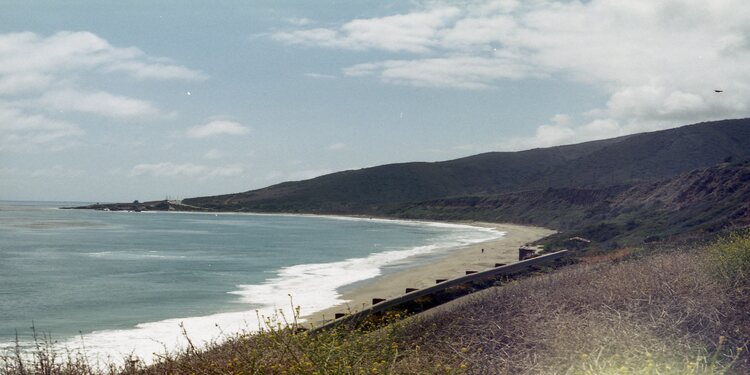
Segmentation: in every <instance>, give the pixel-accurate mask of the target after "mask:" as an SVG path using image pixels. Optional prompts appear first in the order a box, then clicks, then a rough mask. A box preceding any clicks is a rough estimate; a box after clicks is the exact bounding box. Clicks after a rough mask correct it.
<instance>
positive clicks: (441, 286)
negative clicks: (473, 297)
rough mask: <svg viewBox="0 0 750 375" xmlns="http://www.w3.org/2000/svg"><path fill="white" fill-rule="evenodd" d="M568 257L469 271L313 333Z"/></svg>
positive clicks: (380, 301) (556, 255)
mask: <svg viewBox="0 0 750 375" xmlns="http://www.w3.org/2000/svg"><path fill="white" fill-rule="evenodd" d="M568 255H569V253H568V250H560V251H557V252H554V253H549V254H544V255H540V256H537V257H534V258H529V259H525V260H522V261H519V262H516V263H511V264H508V265H499V266H497V267H495V268H491V269H488V270H485V271H481V272H474V271H467V275H465V276H461V277H457V278H455V279H450V280H443V279H439V280H435V281H436V283H437V284H436V285H433V286H431V287H427V288H424V289H416V290H414V289H413V288H410V289H412V291H409V292H407V293H406V294H404V295H401V296H398V297H395V298H392V299H387V300H384V299H382V298H373V305H372V306H371V307H368V308H365V309H363V310H360V311H357V312H355V313H353V314H348V315H343V314H336V317H337V319H335V320H333V321H330V322H328V323H325V324H323V325H320V326H318V327H315V328H313V330H312V331H313V332H315V331H321V330H326V329H329V328H332V327H334V326H337V325H340V324H350V323H351V324H356V323H358V322H360V321H363V320H364V319H366V318H367V317H368V316H370V315H373V314H377V313H380V312H383V311H385V310H388V309H391V308H394V307H397V306H399V305H402V304H405V303H408V302H412V301H414V300H415V299H417V298H419V297H425V296H429V295H433V294H436V293H438V292H441V291H444V290H446V289H448V288H451V287H455V286H459V285H464V284H469V283H472V282H477V281H481V280H485V279H489V278H494V277H497V276H506V275H513V274H517V273H520V272H522V271H525V270H526V269H527V268H531V267H534V266H540V265H543V264H547V263H550V262H556V261H559V260H561V259H562V258H564V257H566V256H568ZM342 315H343V316H342Z"/></svg>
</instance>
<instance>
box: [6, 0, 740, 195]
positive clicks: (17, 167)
mask: <svg viewBox="0 0 750 375" xmlns="http://www.w3.org/2000/svg"><path fill="white" fill-rule="evenodd" d="M63 3H64V4H65V5H62V4H63ZM109 3H110V4H104V2H101V1H70V2H59V1H52V0H49V1H27V0H24V1H20V0H19V1H10V0H6V1H4V2H3V10H2V11H1V12H0V199H11V200H75V201H130V200H133V199H140V200H148V199H162V198H164V197H165V196H170V197H190V196H198V195H209V194H220V193H230V192H237V191H245V190H249V189H253V188H259V187H264V186H267V185H270V184H274V183H278V182H281V181H286V180H299V179H305V178H310V177H314V176H317V175H321V174H325V173H329V172H333V171H339V170H344V169H355V168H362V167H368V166H373V165H378V164H384V163H393V162H403V161H437V160H447V159H452V158H456V157H461V156H467V155H472V154H476V153H480V152H486V151H501V150H520V149H527V148H533V147H546V146H552V145H559V144H569V143H576V142H580V141H586V140H593V139H601V138H608V137H614V136H619V135H624V134H630V133H634V132H642V131H649V130H657V129H665V128H669V127H674V126H678V125H683V124H689V123H695V122H699V121H704V120H715V119H723V118H737V117H745V116H747V115H748V109H749V108H750V87H749V86H748V85H749V84H750V69H748V67H750V2H747V1H744V0H712V1H704V0H664V1H652V0H627V1H625V0H622V1H614V0H601V1H599V0H594V1H547V0H527V1H514V0H476V1H471V0H466V1H382V0H381V1H338V0H336V1H315V2H302V1H293V2H292V1H278V0H267V1H252V2H237V1H211V2H204V1H176V0H175V1H159V2H151V1H134V2H127V3H129V4H121V3H125V2H109ZM154 3H158V4H154ZM717 89H720V90H723V91H724V92H723V93H715V92H714V90H717Z"/></svg>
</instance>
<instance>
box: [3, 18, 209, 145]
mask: <svg viewBox="0 0 750 375" xmlns="http://www.w3.org/2000/svg"><path fill="white" fill-rule="evenodd" d="M123 73H124V75H125V76H126V77H130V78H134V79H139V80H145V79H151V80H153V79H159V80H161V79H164V80H167V79H178V80H191V81H195V80H203V79H206V78H207V76H206V75H205V74H203V73H201V72H200V71H197V70H193V69H190V68H187V67H184V66H181V65H178V64H175V63H172V62H171V61H170V60H168V59H165V58H160V57H152V56H149V55H147V54H145V53H144V52H143V51H141V50H140V49H138V48H135V47H117V46H113V45H111V44H110V43H109V42H107V41H106V40H105V39H103V38H101V37H99V36H97V35H96V34H93V33H90V32H86V31H80V32H70V31H61V32H58V33H55V34H52V35H49V36H43V35H39V34H36V33H32V32H21V33H7V34H0V130H2V134H0V149H1V150H5V151H30V150H33V149H35V148H36V149H39V148H41V146H43V147H44V149H45V150H58V149H64V148H66V147H68V146H69V145H71V144H73V143H74V141H73V139H75V138H77V137H80V136H81V135H83V134H84V132H83V130H81V128H80V127H78V126H77V125H75V124H72V123H70V122H69V121H63V120H60V119H56V118H52V117H51V116H55V117H63V118H64V116H65V113H66V112H78V113H84V114H93V115H99V116H106V117H110V118H115V119H130V118H142V117H150V116H165V115H168V114H164V113H163V112H162V111H161V110H159V109H158V107H157V106H156V105H155V104H153V103H151V102H148V101H146V100H142V99H138V98H132V97H127V96H123V95H117V94H113V93H110V92H107V91H104V90H102V89H97V88H96V86H98V85H99V84H98V80H96V79H90V77H93V78H97V76H98V75H115V74H119V75H123ZM81 87H87V89H85V90H82V89H81ZM43 111H46V112H43Z"/></svg>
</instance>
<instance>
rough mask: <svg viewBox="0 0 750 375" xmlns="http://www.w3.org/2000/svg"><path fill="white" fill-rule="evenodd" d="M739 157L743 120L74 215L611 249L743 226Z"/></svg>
mask: <svg viewBox="0 0 750 375" xmlns="http://www.w3.org/2000/svg"><path fill="white" fill-rule="evenodd" d="M748 160H750V118H749V119H738V120H723V121H715V122H704V123H699V124H694V125H688V126H683V127H679V128H674V129H669V130H663V131H657V132H650V133H641V134H635V135H629V136H624V137H619V138H612V139H606V140H600V141H593V142H586V143H580V144H574V145H566V146H558V147H550V148H538V149H533V150H526V151H518V152H490V153H484V154H479V155H475V156H470V157H465V158H461V159H455V160H449V161H442V162H433V163H425V162H415V163H400V164H389V165H382V166H377V167H372V168H365V169H360V170H350V171H343V172H338V173H332V174H328V175H325V176H321V177H317V178H313V179H310V180H305V181H294V182H284V183H281V184H278V185H273V186H269V187H266V188H263V189H258V190H251V191H247V192H243V193H236V194H226V195H218V196H209V197H197V198H189V199H184V200H183V201H181V202H172V201H158V202H144V203H137V204H135V203H136V202H134V203H120V204H97V205H92V206H86V207H79V208H89V209H110V210H134V211H138V210H170V211H174V210H176V211H235V212H267V213H268V212H270V213H273V212H284V213H311V214H344V215H369V216H383V217H397V218H410V219H430V220H484V221H494V222H512V223H518V224H531V225H539V226H546V227H550V228H554V229H557V230H560V231H562V232H563V233H562V234H560V235H559V236H558V237H559V238H558V239H555V238H554V237H553V238H551V239H548V241H547V242H546V244H547V245H554V241H556V240H564V239H566V238H570V237H571V236H580V237H584V238H588V239H592V240H594V241H595V242H596V243H597V244H598V245H600V246H606V247H612V248H614V247H617V246H619V245H624V244H634V243H641V242H652V241H660V240H662V239H669V238H674V237H679V236H686V235H691V234H693V235H704V234H706V233H715V232H719V231H722V230H724V229H731V228H735V227H741V226H744V225H748V224H750V205H749V204H748V202H750V187H749V186H750V184H749V183H748V182H750V164H748ZM550 241H552V242H550ZM561 246H565V247H569V244H561Z"/></svg>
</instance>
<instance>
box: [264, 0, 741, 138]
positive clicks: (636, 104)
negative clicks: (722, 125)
mask: <svg viewBox="0 0 750 375" xmlns="http://www.w3.org/2000/svg"><path fill="white" fill-rule="evenodd" d="M421 4H422V5H421V6H420V8H418V9H415V10H413V11H410V12H405V13H402V14H398V15H392V16H388V17H378V18H370V19H355V20H351V21H349V22H344V23H343V24H341V25H340V26H338V27H330V28H314V29H300V30H295V31H286V32H280V33H276V34H274V35H273V38H274V39H275V40H277V41H280V42H283V43H287V44H291V45H305V46H318V47H325V48H339V49H349V50H379V51H381V52H398V54H397V55H394V56H393V57H392V58H387V59H377V60H370V61H363V62H362V63H359V64H356V65H353V66H349V67H344V68H343V72H344V74H345V75H347V76H350V77H375V78H377V79H379V80H380V81H382V82H385V83H389V84H399V85H411V86H418V87H444V88H454V89H455V88H457V89H470V90H483V89H491V88H493V87H496V86H500V85H502V82H503V81H505V80H519V79H528V78H535V79H545V78H547V77H551V78H555V79H566V80H570V81H575V82H579V83H584V84H588V85H591V86H593V87H595V88H596V89H598V90H600V91H602V92H604V93H607V94H608V95H609V100H608V101H607V102H606V103H603V104H602V106H601V107H599V108H593V109H591V110H589V111H587V112H585V113H581V114H573V116H571V117H572V118H576V119H577V120H576V121H575V122H576V123H577V124H568V125H560V124H557V123H554V122H553V123H550V124H545V125H542V126H540V127H539V128H538V129H537V130H536V132H535V134H534V135H533V136H532V137H528V138H527V140H529V142H528V144H530V145H531V144H533V145H540V146H541V145H553V144H559V143H560V142H574V141H578V140H586V139H590V138H596V137H607V136H615V135H621V134H624V133H627V132H631V131H636V129H643V130H653V129H662V128H665V127H670V126H675V125H679V124H684V123H687V122H698V121H704V120H711V119H719V118H728V117H741V116H747V114H748V111H749V110H750V85H749V84H748V82H750V70H748V69H747V66H750V26H748V25H750V23H748V19H750V3H749V2H746V1H742V0H716V1H702V0H666V1H650V0H633V1H627V2H616V1H609V0H592V1H586V2H580V1H559V0H539V1H527V2H521V1H512V0H502V1H497V0H473V1H465V2H460V3H457V2H445V1H443V2H441V1H437V2H424V3H421ZM445 4H450V6H446V5H445ZM407 20H408V21H407ZM714 89H723V90H724V93H722V94H718V95H717V94H716V93H714V92H713V90H714ZM532 140H533V141H532Z"/></svg>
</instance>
